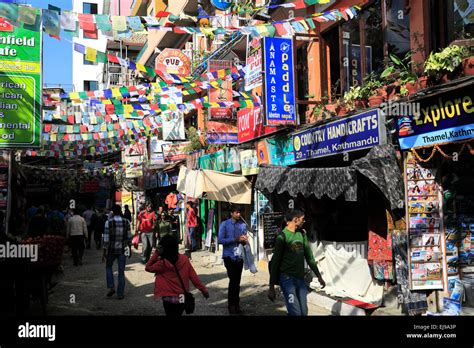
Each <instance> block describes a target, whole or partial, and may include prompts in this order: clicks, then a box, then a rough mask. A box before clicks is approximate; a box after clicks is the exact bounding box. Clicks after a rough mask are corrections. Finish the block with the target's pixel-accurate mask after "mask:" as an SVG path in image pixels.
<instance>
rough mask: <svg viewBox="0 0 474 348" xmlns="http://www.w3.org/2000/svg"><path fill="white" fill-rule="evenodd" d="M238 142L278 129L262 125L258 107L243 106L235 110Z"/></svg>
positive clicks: (260, 111)
mask: <svg viewBox="0 0 474 348" xmlns="http://www.w3.org/2000/svg"><path fill="white" fill-rule="evenodd" d="M237 126H238V131H239V133H238V140H239V143H243V142H246V141H250V140H253V139H255V138H258V137H261V136H263V135H267V134H270V133H273V132H276V131H277V130H278V128H277V127H269V126H265V125H264V120H263V113H262V109H261V108H260V107H256V108H245V109H241V110H239V111H238V112H237Z"/></svg>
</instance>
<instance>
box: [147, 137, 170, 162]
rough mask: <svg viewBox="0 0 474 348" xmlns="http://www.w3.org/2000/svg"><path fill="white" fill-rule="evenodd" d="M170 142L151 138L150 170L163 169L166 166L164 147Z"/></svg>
mask: <svg viewBox="0 0 474 348" xmlns="http://www.w3.org/2000/svg"><path fill="white" fill-rule="evenodd" d="M165 144H170V142H167V141H163V140H160V139H159V138H158V137H151V138H150V166H149V168H162V167H164V166H165V165H166V164H165V157H164V155H163V148H162V146H163V145H165Z"/></svg>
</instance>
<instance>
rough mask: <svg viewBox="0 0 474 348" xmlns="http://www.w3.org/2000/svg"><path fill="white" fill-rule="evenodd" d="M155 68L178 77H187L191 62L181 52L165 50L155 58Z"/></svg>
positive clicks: (173, 49) (172, 49)
mask: <svg viewBox="0 0 474 348" xmlns="http://www.w3.org/2000/svg"><path fill="white" fill-rule="evenodd" d="M155 67H156V69H157V70H159V71H163V72H167V73H168V74H175V75H179V76H189V74H190V73H191V61H190V60H189V58H188V56H187V55H185V54H184V53H183V52H182V51H181V50H178V49H175V48H165V49H164V50H163V51H162V52H161V53H160V54H159V56H158V57H157V58H156V61H155Z"/></svg>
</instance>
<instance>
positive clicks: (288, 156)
mask: <svg viewBox="0 0 474 348" xmlns="http://www.w3.org/2000/svg"><path fill="white" fill-rule="evenodd" d="M256 148H257V160H258V164H259V165H260V164H271V165H275V166H291V165H293V164H295V163H296V162H295V156H294V150H293V141H292V138H291V136H287V135H283V136H280V137H275V138H272V139H265V140H262V141H260V142H258V143H257V144H256Z"/></svg>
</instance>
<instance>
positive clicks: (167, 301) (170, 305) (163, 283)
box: [145, 235, 209, 317]
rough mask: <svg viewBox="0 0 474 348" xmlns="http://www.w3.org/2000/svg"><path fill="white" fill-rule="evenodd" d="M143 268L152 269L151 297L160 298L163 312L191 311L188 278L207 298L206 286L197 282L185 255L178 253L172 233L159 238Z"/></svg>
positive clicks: (176, 242) (176, 314) (167, 314)
mask: <svg viewBox="0 0 474 348" xmlns="http://www.w3.org/2000/svg"><path fill="white" fill-rule="evenodd" d="M145 270H146V271H147V272H150V273H155V299H158V298H161V299H162V300H163V308H164V310H165V313H166V316H168V317H180V316H182V315H183V312H184V311H186V313H187V314H191V313H193V312H194V297H193V295H192V294H191V293H190V292H189V281H191V282H192V283H193V285H194V286H195V287H196V288H197V289H199V290H200V291H201V293H202V294H203V296H204V297H205V298H206V299H207V298H209V292H208V290H207V288H206V287H205V286H204V285H203V284H202V283H201V281H200V280H199V277H198V276H197V274H196V271H195V270H194V268H193V266H192V265H191V262H190V261H189V259H188V258H187V257H186V256H185V255H182V254H180V253H179V244H178V241H177V239H176V238H175V237H173V236H171V235H166V236H163V238H161V240H160V242H159V244H158V247H157V248H156V251H155V253H154V254H153V256H152V257H151V258H150V260H149V261H148V262H147V264H146V267H145Z"/></svg>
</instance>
